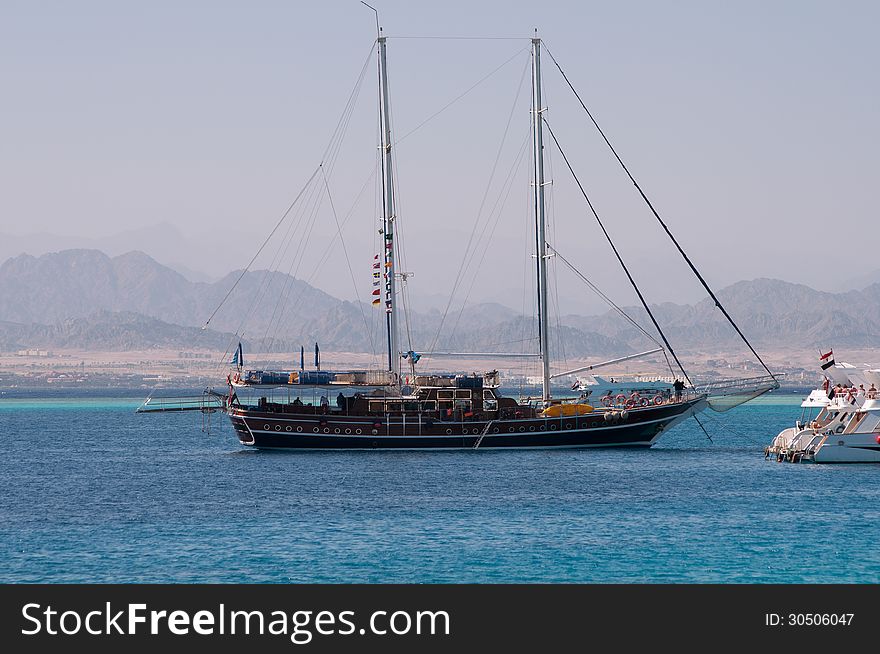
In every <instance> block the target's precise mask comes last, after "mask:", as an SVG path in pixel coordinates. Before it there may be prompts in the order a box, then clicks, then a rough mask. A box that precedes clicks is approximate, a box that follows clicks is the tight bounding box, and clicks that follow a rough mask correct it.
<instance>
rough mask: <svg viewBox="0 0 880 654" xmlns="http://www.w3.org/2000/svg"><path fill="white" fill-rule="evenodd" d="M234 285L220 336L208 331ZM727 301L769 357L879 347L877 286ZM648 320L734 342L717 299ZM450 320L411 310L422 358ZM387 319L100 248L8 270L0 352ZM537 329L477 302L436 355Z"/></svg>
mask: <svg viewBox="0 0 880 654" xmlns="http://www.w3.org/2000/svg"><path fill="white" fill-rule="evenodd" d="M239 278H240V280H239ZM237 280H238V284H237V286H236V287H235V289H234V291H233V292H232V293H231V294H229V297H228V299H227V300H226V302H225V304H224V305H223V307H222V309H220V310H219V311H218V312H217V313H216V315H215V316H214V317H213V319H212V320H211V322H210V328H208V329H205V330H202V329H201V327H202V325H204V324H205V322H206V320H207V319H208V318H209V316H211V314H212V312H213V311H214V310H215V308H216V307H217V306H218V305H219V304H220V303H221V301H222V300H223V298H224V297H225V296H226V295H227V293H229V291H230V289H231V288H232V287H233V285H234V284H235V283H236V281H237ZM718 296H719V298H720V299H721V301H722V303H724V305H725V307H726V308H727V309H728V311H729V312H730V313H731V315H733V316H734V318H735V319H736V320H737V321H738V323H739V325H740V327H741V328H742V330H743V331H744V332H745V334H746V335H747V336H748V337H749V338H750V339H751V340H752V341H753V343H754V344H755V345H756V346H759V347H764V348H773V347H776V346H792V345H794V346H799V347H811V348H814V347H824V346H827V345H829V344H831V345H835V346H836V345H841V346H848V347H872V346H878V345H880V283H874V284H872V285H870V286H868V287H866V288H864V289H863V290H860V291H848V292H845V293H828V292H821V291H816V290H814V289H812V288H809V287H807V286H804V285H801V284H791V283H788V282H784V281H780V280H773V279H756V280H752V281H743V282H738V283H736V284H733V285H732V286H729V287H727V288H724V289H721V290H720V291H719V292H718ZM279 299H280V300H279ZM413 304H416V302H413ZM423 306H424V305H423ZM652 310H653V311H654V312H655V314H656V316H657V319H658V321H659V322H660V324H661V325H662V326H663V327H664V330H666V333H667V335H668V336H669V338H670V340H671V341H672V343H673V345H674V346H675V347H676V348H677V349H680V350H681V351H683V352H686V351H688V350H696V349H705V348H718V347H722V346H728V345H734V344H735V343H736V342H737V337H736V335H735V333H734V331H733V330H732V329H731V328H730V326H729V325H728V324H727V323H726V321H725V320H724V318H723V316H722V315H721V313H720V312H719V311H718V310H717V309H716V308H715V307H714V306H713V304H712V302H711V301H710V300H708V299H707V300H705V301H702V302H699V303H697V304H693V305H688V304H681V305H680V304H671V303H666V304H661V305H657V306H655V307H653V308H652ZM627 313H629V314H630V315H631V316H632V317H634V318H635V319H636V320H637V321H638V322H639V323H641V324H642V325H643V326H647V325H649V324H650V322H649V320H648V319H647V317H646V316H645V315H644V311H643V310H642V309H640V308H639V309H635V308H627ZM440 318H441V313H440V312H439V311H438V310H437V309H430V310H425V311H411V312H410V320H409V324H408V325H407V324H405V323H404V322H403V321H401V329H402V330H403V331H404V333H405V334H407V333H408V334H411V335H412V341H413V344H414V346H415V348H416V349H417V350H423V351H424V350H428V349H430V347H431V345H432V344H433V343H434V342H435V337H437V330H438V325H439V323H440ZM383 320H384V313H383V312H381V311H380V310H376V309H373V308H372V307H370V306H368V305H366V304H359V303H353V302H348V301H344V300H340V299H337V298H335V297H333V296H331V295H328V294H327V293H324V292H323V291H320V290H318V289H316V288H314V287H312V286H310V285H309V284H307V283H305V282H304V281H302V280H298V279H294V278H292V277H289V276H288V275H284V274H281V273H273V272H267V271H252V272H248V273H246V274H244V275H242V274H241V271H237V272H231V273H229V274H227V275H226V276H225V277H223V278H222V279H220V280H218V281H216V282H212V283H208V282H200V281H191V280H190V279H187V278H186V277H184V276H183V275H181V274H180V273H179V272H176V271H175V270H173V269H171V268H169V267H167V266H164V265H162V264H160V263H158V262H157V261H155V260H154V259H153V258H151V257H149V256H147V255H146V254H144V253H142V252H138V251H132V252H127V253H125V254H121V255H118V256H115V257H110V256H108V255H106V254H104V253H103V252H101V251H98V250H93V249H80V250H64V251H61V252H56V253H49V254H43V255H41V256H38V257H34V256H30V255H20V256H16V257H13V258H10V259H8V260H6V261H5V262H4V263H3V264H2V265H0V350H4V351H10V350H17V349H21V348H26V347H56V348H61V347H77V348H85V349H119V350H122V349H144V348H151V347H170V348H196V347H206V348H221V349H225V348H226V347H227V346H228V344H229V342H230V341H231V340H234V339H235V338H236V336H235V335H234V334H236V333H241V332H242V330H244V333H245V337H244V340H245V342H246V343H248V345H249V347H252V348H255V349H273V350H278V351H291V350H294V349H298V348H299V345H300V344H305V345H308V344H310V343H314V342H315V341H319V342H320V343H321V345H322V347H323V348H324V349H327V350H341V351H361V352H366V351H371V350H372V349H376V350H381V349H382V348H383V343H384V341H383V336H382V322H383ZM365 323H366V326H365ZM648 331H649V332H650V331H652V330H648ZM551 332H552V333H551V341H552V344H553V347H554V349H556V350H557V351H560V352H563V353H564V354H565V355H567V356H574V357H576V356H584V355H590V354H595V355H603V356H604V355H612V356H613V355H617V354H623V353H628V352H633V351H637V350H641V349H646V347H649V346H650V341H648V340H647V339H646V338H645V337H644V336H643V335H642V334H640V333H639V332H638V331H637V330H636V329H635V328H633V327H632V326H631V325H629V324H628V323H627V322H626V321H624V320H623V319H622V318H620V317H619V316H618V315H617V314H616V313H614V312H612V311H609V312H607V313H604V314H601V315H597V316H576V315H566V316H561V317H560V318H559V319H558V320H557V319H554V320H553V327H552V330H551ZM535 333H536V328H535V322H534V318H532V317H527V316H522V315H519V314H518V312H516V311H513V310H512V309H509V308H508V307H505V306H502V305H501V304H491V303H489V304H476V305H471V306H468V307H467V309H466V310H465V311H463V312H461V313H460V314H459V313H458V312H455V314H454V315H453V314H450V316H448V317H447V319H446V321H445V322H444V328H443V330H441V331H440V334H439V338H437V340H436V348H437V349H438V350H447V349H448V350H456V351H510V352H521V351H534V349H535V342H534V334H535ZM371 338H372V342H371ZM405 340H406V341H407V342H408V337H407V338H405Z"/></svg>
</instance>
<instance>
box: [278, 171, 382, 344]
mask: <svg viewBox="0 0 880 654" xmlns="http://www.w3.org/2000/svg"><path fill="white" fill-rule="evenodd" d="M377 166H378V163H377V164H376V165H374V166H373V170H372V171H371V172H370V174H369V176H368V177H367V178H366V180H364V183H363V184H362V185H361V188H360V191H358V194H357V197H356V198H355V200H354V203H353V204H352V206H351V208H350V209H349V210H348V212H347V213H346V215H345V217H344V218H343V219H342V224H341V227H345V225H346V224H348V221H349V220H350V219H351V216H352V215H353V214H354V211H355V209H356V208H357V206H358V204H359V203H360V199H361V197H362V196H363V193H364V191H365V190H366V188H367V185H368V184H369V183H370V181H371V180H372V179H373V178H374V177H375V175H376V168H377ZM336 238H337V235H336V234H334V235H333V238H332V239H331V240H330V242H329V243H328V244H327V247H325V248H324V251H323V252H322V253H321V256H320V257H319V260H318V264H317V265H316V266H315V268H314V270H313V271H312V274H311V275H310V276H309V278H308V279H306V280H305V282H306V284H308V285H309V286H311V285H312V282H313V281H314V280H315V277H316V276H317V271H318V270H319V269H320V268H321V267H322V266H323V265H324V263H325V262H326V261H327V258H328V256H329V254H330V251H331V249H332V248H333V245H334V244H335V243H336ZM346 256H347V255H346ZM291 267H292V264H291ZM305 292H306V286H303V287H302V288H301V289H300V291H299V293H298V294H297V296H296V299H295V300H294V301H293V302H292V303H289V306H288V307H287V309H286V310H285V311H284V312H283V313H282V314H281V316H280V317H279V321H280V320H283V319H284V318H285V317H286V316H287V314H288V313H289V312H290V311H291V309H294V308H298V307H299V305H300V302H301V301H302V298H303V296H304V295H305ZM287 296H288V297H289V293H288V295H287ZM370 340H371V342H372V332H370Z"/></svg>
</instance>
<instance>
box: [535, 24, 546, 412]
mask: <svg viewBox="0 0 880 654" xmlns="http://www.w3.org/2000/svg"><path fill="white" fill-rule="evenodd" d="M543 112H544V108H543V107H542V106H541V39H539V38H537V37H536V38H533V39H532V132H533V135H534V144H533V147H534V152H535V157H534V160H535V169H534V171H533V172H534V177H533V179H532V184H533V185H534V187H535V243H536V246H537V248H536V257H537V284H538V342H539V348H540V355H541V365H542V395H543V399H544V402H548V401H549V400H550V338H549V334H548V320H547V314H548V312H549V307H548V305H547V256H548V255H547V238H546V218H545V207H544V133H543V124H542V120H541V114H542V113H543Z"/></svg>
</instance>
